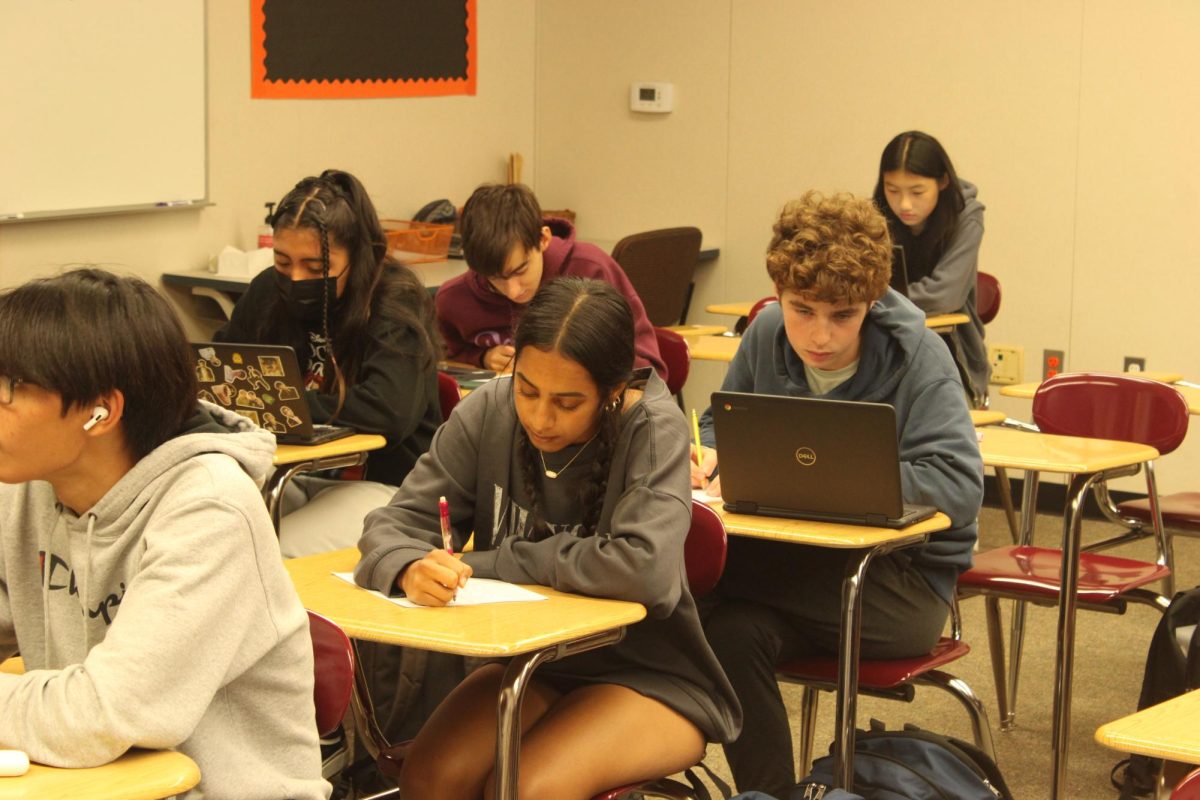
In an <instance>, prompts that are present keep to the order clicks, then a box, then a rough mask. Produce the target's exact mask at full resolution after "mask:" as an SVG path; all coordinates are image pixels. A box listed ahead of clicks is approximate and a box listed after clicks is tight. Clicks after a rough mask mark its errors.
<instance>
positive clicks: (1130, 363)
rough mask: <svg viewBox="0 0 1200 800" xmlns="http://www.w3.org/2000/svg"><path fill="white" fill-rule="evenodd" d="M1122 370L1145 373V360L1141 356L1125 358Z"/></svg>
mask: <svg viewBox="0 0 1200 800" xmlns="http://www.w3.org/2000/svg"><path fill="white" fill-rule="evenodd" d="M1123 369H1124V370H1125V371H1126V372H1145V371H1146V359H1144V358H1142V357H1141V356H1125V366H1124V367H1123Z"/></svg>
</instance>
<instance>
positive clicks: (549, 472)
mask: <svg viewBox="0 0 1200 800" xmlns="http://www.w3.org/2000/svg"><path fill="white" fill-rule="evenodd" d="M596 435H597V434H595V433H593V434H592V438H591V439H588V440H587V441H586V442H584V443H583V447H581V448H579V451H578V452H577V453H575V455H573V456H571V460H570V461H568V462H567V463H566V464H563V466H562V469H557V470H553V469H550V468H549V467H547V466H546V456H545V454H544V453H543V452H542V451H541V450H538V458H540V459H541V460H542V472H544V473H545V475H546V477H547V478H549V479H550V480H554V479H555V478H557V477H558V476H559V475H562V474H563V473H564V472H566V471H567V467H569V466H571V465H572V464H574V463H575V459H577V458H579V454H580V453H582V452H583V451H584V450H587V446H588V445H589V444H591V443H592V440H593V439H595V438H596Z"/></svg>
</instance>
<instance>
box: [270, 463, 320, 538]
mask: <svg viewBox="0 0 1200 800" xmlns="http://www.w3.org/2000/svg"><path fill="white" fill-rule="evenodd" d="M311 468H312V462H311V461H302V462H300V463H297V464H288V465H286V466H282V467H278V468H277V469H276V470H275V471H274V472H273V473H271V477H270V478H268V479H267V483H266V485H265V486H263V499H264V500H266V501H267V513H268V514H270V515H271V524H272V525H274V526H275V535H276V536H278V535H279V522H280V520H281V519H282V518H283V509H282V506H283V490H284V488H285V487H286V486H287V484H288V481H290V480H291V479H292V476H294V475H295V474H296V473H297V472H305V471H307V470H309V469H311Z"/></svg>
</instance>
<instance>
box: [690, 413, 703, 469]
mask: <svg viewBox="0 0 1200 800" xmlns="http://www.w3.org/2000/svg"><path fill="white" fill-rule="evenodd" d="M692 435H693V436H695V437H696V466H697V467H698V466H700V462H701V461H702V460H703V459H702V457H701V455H700V452H701V451H700V447H701V445H700V417H698V416H696V409H694V408H693V409H692Z"/></svg>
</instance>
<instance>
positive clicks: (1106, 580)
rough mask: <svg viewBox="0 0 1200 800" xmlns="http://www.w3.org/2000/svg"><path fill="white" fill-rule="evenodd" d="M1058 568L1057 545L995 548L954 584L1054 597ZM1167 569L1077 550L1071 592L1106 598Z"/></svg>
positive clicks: (1088, 600)
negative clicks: (1075, 576) (1074, 583)
mask: <svg viewBox="0 0 1200 800" xmlns="http://www.w3.org/2000/svg"><path fill="white" fill-rule="evenodd" d="M1061 570H1062V551H1061V550H1058V549H1056V548H1052V547H1027V546H1025V547H1023V546H1009V547H997V548H996V549H994V550H988V551H986V552H983V553H978V554H976V556H975V566H974V567H972V568H971V569H969V570H967V571H966V572H964V573H963V574H962V575H960V576H959V577H958V586H959V588H960V589H963V590H966V591H967V593H971V590H977V591H986V590H988V589H993V590H996V591H1006V592H1013V593H1020V594H1028V595H1037V596H1041V597H1057V596H1058V594H1059V587H1060V583H1061V581H1060V578H1061ZM1169 574H1171V570H1170V569H1168V568H1167V567H1160V566H1158V565H1157V564H1151V563H1148V562H1146V561H1134V560H1132V559H1128V558H1116V557H1114V556H1106V555H1102V554H1099V553H1082V554H1081V555H1080V556H1079V590H1078V592H1077V595H1076V596H1077V597H1078V599H1079V600H1080V601H1081V602H1085V603H1106V602H1108V601H1110V600H1112V599H1114V598H1115V597H1117V596H1118V595H1120V594H1122V593H1124V592H1127V591H1129V590H1130V589H1136V588H1137V587H1139V586H1144V585H1145V584H1147V583H1153V582H1154V581H1157V580H1161V579H1162V578H1165V577H1166V576H1167V575H1169Z"/></svg>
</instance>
